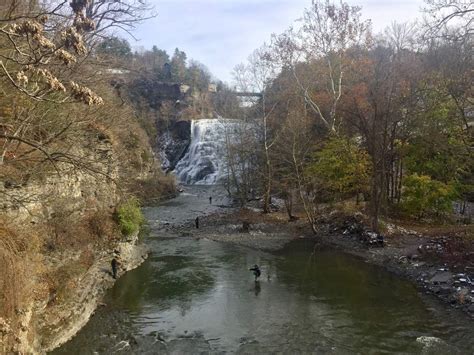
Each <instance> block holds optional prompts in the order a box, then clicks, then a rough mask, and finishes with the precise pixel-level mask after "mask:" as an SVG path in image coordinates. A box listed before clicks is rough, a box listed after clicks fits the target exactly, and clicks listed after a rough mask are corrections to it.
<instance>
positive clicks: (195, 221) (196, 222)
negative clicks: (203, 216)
mask: <svg viewBox="0 0 474 355" xmlns="http://www.w3.org/2000/svg"><path fill="white" fill-rule="evenodd" d="M194 225H195V226H196V229H199V217H196V219H195V220H194Z"/></svg>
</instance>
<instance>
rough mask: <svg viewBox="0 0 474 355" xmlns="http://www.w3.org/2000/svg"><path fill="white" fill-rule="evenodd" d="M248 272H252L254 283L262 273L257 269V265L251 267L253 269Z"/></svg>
mask: <svg viewBox="0 0 474 355" xmlns="http://www.w3.org/2000/svg"><path fill="white" fill-rule="evenodd" d="M249 270H250V271H253V275H254V276H255V281H257V279H258V278H259V277H260V275H261V274H262V272H261V271H260V268H259V267H258V265H257V264H255V265H254V266H253V268H251V269H249Z"/></svg>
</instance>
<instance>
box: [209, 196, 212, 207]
mask: <svg viewBox="0 0 474 355" xmlns="http://www.w3.org/2000/svg"><path fill="white" fill-rule="evenodd" d="M209 204H210V205H212V196H209Z"/></svg>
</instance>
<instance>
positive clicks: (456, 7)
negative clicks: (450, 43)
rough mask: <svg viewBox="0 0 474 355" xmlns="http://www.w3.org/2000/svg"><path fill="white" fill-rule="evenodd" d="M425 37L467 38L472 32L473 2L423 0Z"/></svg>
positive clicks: (473, 29)
mask: <svg viewBox="0 0 474 355" xmlns="http://www.w3.org/2000/svg"><path fill="white" fill-rule="evenodd" d="M425 3H426V6H425V8H424V9H423V11H424V13H425V15H426V17H425V28H426V30H425V34H424V36H425V38H431V39H432V38H439V37H445V38H449V39H450V40H461V41H464V40H468V41H469V39H470V38H471V37H472V35H473V34H474V3H473V2H472V1H471V0H425Z"/></svg>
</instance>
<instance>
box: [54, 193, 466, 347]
mask: <svg viewBox="0 0 474 355" xmlns="http://www.w3.org/2000/svg"><path fill="white" fill-rule="evenodd" d="M205 195H206V194H205V192H204V193H202V194H201V195H200V194H199V193H196V194H195V195H191V197H192V198H196V199H198V198H200V197H199V196H201V198H202V199H203V200H205ZM193 196H194V197H193ZM191 197H189V198H191ZM188 202H189V203H188ZM183 203H186V206H194V207H193V208H196V206H197V205H198V204H197V203H193V202H192V201H189V200H187V199H186V197H180V198H178V199H177V200H174V201H173V202H170V203H167V204H164V205H163V206H161V207H157V208H148V209H147V210H146V211H145V212H146V215H147V217H148V219H150V220H151V221H152V222H153V220H154V218H160V217H159V216H163V215H166V214H167V213H168V214H170V213H171V212H170V211H173V209H177V208H178V209H179V207H180V206H181V209H180V210H182V209H183ZM206 208H209V207H206ZM196 212H197V210H196V209H195V210H193V213H196ZM171 215H173V218H174V219H175V220H176V219H177V220H179V219H180V217H179V216H177V215H176V214H173V213H171ZM188 215H189V216H188V219H190V218H192V217H193V216H191V214H190V213H188ZM166 223H169V222H166ZM176 223H177V221H176ZM168 226H169V225H168ZM167 228H168V227H167ZM145 242H146V243H147V244H148V245H149V247H150V249H151V250H152V254H151V256H150V258H149V259H148V260H147V261H146V262H145V263H144V264H143V265H142V266H141V267H139V268H138V269H136V270H134V271H131V272H129V273H127V274H126V275H124V276H123V277H122V278H120V280H119V281H118V282H117V283H116V285H115V287H114V288H113V289H111V290H110V292H109V293H108V294H107V297H106V299H105V303H106V304H107V305H106V306H104V307H102V308H100V309H99V310H98V311H97V313H96V315H95V316H94V317H93V318H92V319H91V321H90V322H89V323H88V324H87V326H86V327H85V328H84V329H83V330H81V332H80V333H79V334H78V335H77V336H76V337H75V338H74V339H73V340H71V341H70V342H69V343H67V344H65V345H64V346H62V347H61V348H60V349H58V350H56V351H55V352H54V353H55V354H95V353H99V354H121V353H123V354H155V353H156V354H163V353H175V354H188V353H192V354H196V353H224V352H230V353H248V354H257V353H277V352H280V353H291V354H294V353H322V354H326V353H329V354H331V353H332V354H384V353H426V354H429V353H433V354H447V353H450V354H456V353H459V354H472V353H474V331H473V329H472V323H471V322H469V321H468V320H467V319H464V318H462V317H459V315H458V314H457V313H451V312H446V311H445V310H444V309H443V307H440V305H439V304H438V303H437V301H435V300H431V299H430V298H426V297H422V296H420V294H419V292H418V291H417V290H416V288H415V287H414V286H413V285H412V284H411V283H409V282H406V281H404V280H401V279H399V278H397V277H395V276H393V275H391V274H389V273H387V272H385V271H384V270H383V269H381V268H378V267H374V266H371V265H369V264H367V263H364V262H363V261H361V260H359V259H356V258H354V257H351V256H348V255H345V254H343V253H340V252H335V251H331V250H317V251H315V252H313V249H314V248H313V246H314V244H313V242H311V241H307V240H300V241H297V242H292V243H290V244H289V245H288V247H286V248H285V249H284V250H282V251H280V252H278V253H267V252H262V251H256V250H252V249H248V248H244V247H238V246H234V245H231V244H224V243H217V242H213V241H210V240H206V239H199V240H196V239H193V238H189V237H177V238H173V237H172V233H169V232H166V229H164V227H161V228H160V227H159V226H158V225H156V224H155V226H154V227H153V223H152V231H151V233H150V235H149V236H148V237H147V238H146V240H145ZM253 264H259V265H260V266H261V269H262V276H261V279H260V281H259V282H254V280H253V276H252V274H251V272H250V271H249V270H248V269H249V268H250V267H252V266H253Z"/></svg>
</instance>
